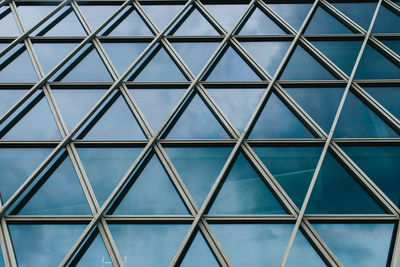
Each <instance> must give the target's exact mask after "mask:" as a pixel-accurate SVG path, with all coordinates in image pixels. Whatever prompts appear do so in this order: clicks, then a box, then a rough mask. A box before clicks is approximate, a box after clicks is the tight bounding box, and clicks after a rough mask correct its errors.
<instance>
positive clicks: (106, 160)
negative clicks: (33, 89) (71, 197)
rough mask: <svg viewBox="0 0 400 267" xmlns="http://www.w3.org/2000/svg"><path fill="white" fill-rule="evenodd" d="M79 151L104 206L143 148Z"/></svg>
mask: <svg viewBox="0 0 400 267" xmlns="http://www.w3.org/2000/svg"><path fill="white" fill-rule="evenodd" d="M77 150H78V153H79V157H80V159H81V161H82V164H83V167H84V169H85V171H86V174H87V176H88V178H89V181H90V183H91V185H92V188H93V191H94V193H95V194H96V197H97V200H98V201H99V204H100V205H102V204H103V203H104V201H105V200H106V199H107V197H108V195H109V194H110V193H111V191H112V190H113V189H114V187H115V186H116V185H117V184H118V182H119V181H120V180H121V179H122V177H123V176H124V175H125V173H126V172H127V171H128V169H129V167H130V166H131V165H132V164H133V162H134V161H135V160H136V158H137V156H138V155H139V153H140V152H141V150H142V148H138V147H116V148H111V147H104V148H103V147H99V148H94V147H92V148H84V147H78V148H77Z"/></svg>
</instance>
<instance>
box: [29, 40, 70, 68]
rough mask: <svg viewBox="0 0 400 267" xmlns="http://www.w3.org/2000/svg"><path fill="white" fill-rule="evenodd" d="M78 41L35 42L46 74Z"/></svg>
mask: <svg viewBox="0 0 400 267" xmlns="http://www.w3.org/2000/svg"><path fill="white" fill-rule="evenodd" d="M76 45H77V44H76V43H34V45H33V47H34V49H35V52H36V54H37V56H38V58H39V62H40V65H41V67H42V69H43V71H44V73H45V74H47V73H48V72H49V71H50V70H52V69H53V68H54V67H55V66H56V65H58V63H59V62H60V61H61V60H62V59H63V58H64V57H65V56H66V55H67V54H68V53H69V52H70V51H72V49H74V48H75V47H76Z"/></svg>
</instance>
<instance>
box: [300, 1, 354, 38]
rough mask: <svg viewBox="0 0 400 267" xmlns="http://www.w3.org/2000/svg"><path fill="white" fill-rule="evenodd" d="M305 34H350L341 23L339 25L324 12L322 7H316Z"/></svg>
mask: <svg viewBox="0 0 400 267" xmlns="http://www.w3.org/2000/svg"><path fill="white" fill-rule="evenodd" d="M305 33H306V34H307V33H308V34H339V33H342V34H345V33H351V31H350V30H349V29H348V28H346V26H344V25H343V24H342V23H340V22H339V21H338V20H337V19H336V18H334V17H333V16H332V15H331V14H329V13H328V12H326V11H325V10H324V9H323V8H322V7H318V8H317V11H315V13H314V15H313V17H312V19H311V22H310V24H308V26H307V29H306V32H305Z"/></svg>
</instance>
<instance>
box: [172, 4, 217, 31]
mask: <svg viewBox="0 0 400 267" xmlns="http://www.w3.org/2000/svg"><path fill="white" fill-rule="evenodd" d="M188 12H189V16H188V17H187V18H184V21H183V23H182V24H181V25H180V26H178V27H179V28H178V29H177V30H176V31H175V29H174V30H172V32H171V33H172V34H173V35H219V33H218V32H217V31H216V30H215V29H214V27H213V26H212V25H211V24H210V22H208V20H207V19H206V18H205V17H203V15H202V14H201V13H200V12H199V11H198V10H197V9H196V8H191V9H190V10H189V11H188ZM175 27H176V26H175Z"/></svg>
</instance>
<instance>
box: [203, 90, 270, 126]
mask: <svg viewBox="0 0 400 267" xmlns="http://www.w3.org/2000/svg"><path fill="white" fill-rule="evenodd" d="M207 91H208V93H209V94H210V95H211V97H212V98H213V99H214V100H215V102H216V103H217V104H218V106H220V107H221V109H222V111H223V112H224V114H226V115H227V116H228V119H229V120H230V121H232V123H233V124H234V126H235V127H236V128H237V129H238V130H239V132H242V131H243V130H244V127H245V126H246V124H247V122H248V121H249V119H250V116H251V115H252V114H253V112H254V109H255V107H256V106H257V104H258V102H259V101H260V98H261V96H262V94H263V93H264V91H265V89H262V88H243V89H241V88H224V89H208V90H207Z"/></svg>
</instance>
